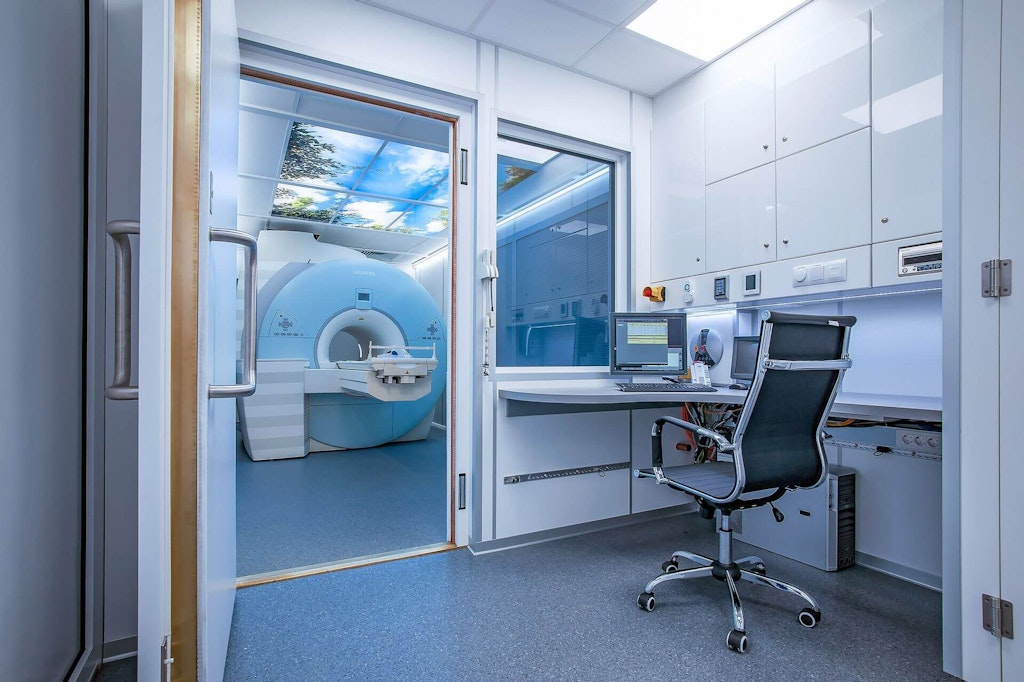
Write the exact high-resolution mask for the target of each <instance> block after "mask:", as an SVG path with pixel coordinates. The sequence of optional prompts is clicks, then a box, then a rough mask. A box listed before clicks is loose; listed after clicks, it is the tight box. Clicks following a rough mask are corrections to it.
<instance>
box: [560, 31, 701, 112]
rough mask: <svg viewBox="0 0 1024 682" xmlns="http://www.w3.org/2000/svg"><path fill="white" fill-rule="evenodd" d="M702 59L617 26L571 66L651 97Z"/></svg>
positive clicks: (699, 64) (691, 69)
mask: <svg viewBox="0 0 1024 682" xmlns="http://www.w3.org/2000/svg"><path fill="white" fill-rule="evenodd" d="M703 65H704V62H702V61H701V60H699V59H697V58H696V57H691V56H690V55H688V54H683V53H682V52H679V51H678V50H673V49H672V48H671V47H668V46H666V45H662V44H661V43H657V42H655V41H653V40H650V39H648V38H645V37H643V36H642V35H639V34H637V33H633V32H632V31H627V30H625V29H617V30H616V31H615V33H613V34H612V35H610V36H608V38H606V39H605V40H604V41H603V42H602V43H601V44H600V45H598V46H597V47H595V48H594V49H593V50H591V51H590V52H589V53H588V54H587V55H586V56H585V57H583V59H581V60H579V61H578V62H577V63H576V64H575V65H574V68H575V69H576V70H578V71H580V72H582V73H585V74H588V75H591V76H594V77H596V78H600V79H602V80H605V81H608V82H610V83H615V84H617V85H620V86H622V87H625V88H629V89H630V90H634V91H636V92H640V93H643V94H645V95H648V96H651V97H653V96H654V95H656V94H658V93H659V92H661V91H662V90H664V89H665V88H667V87H668V86H670V85H672V84H673V83H675V82H676V81H677V80H679V79H680V78H682V77H683V76H685V75H686V74H688V73H690V72H691V71H693V70H694V69H696V68H698V67H700V66H703Z"/></svg>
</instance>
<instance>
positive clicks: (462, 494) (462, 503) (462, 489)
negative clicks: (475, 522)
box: [459, 474, 466, 510]
mask: <svg viewBox="0 0 1024 682" xmlns="http://www.w3.org/2000/svg"><path fill="white" fill-rule="evenodd" d="M465 508H466V474H459V509H460V510H462V509H465Z"/></svg>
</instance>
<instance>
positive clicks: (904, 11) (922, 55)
mask: <svg viewBox="0 0 1024 682" xmlns="http://www.w3.org/2000/svg"><path fill="white" fill-rule="evenodd" d="M872 15H873V17H874V28H875V30H874V43H873V46H872V51H873V55H872V60H873V62H872V68H871V87H872V97H873V98H874V99H873V102H872V108H873V112H874V122H873V126H872V138H873V139H872V144H873V146H874V150H873V154H872V163H871V177H872V186H873V195H874V207H873V216H872V227H873V237H874V241H876V242H883V241H888V240H890V239H898V238H900V237H910V236H914V235H920V234H927V233H930V232H936V231H938V230H941V229H942V3H941V2H935V1H934V0H889V1H888V2H884V3H882V4H881V5H879V6H878V7H876V8H875V9H874V10H873V11H872Z"/></svg>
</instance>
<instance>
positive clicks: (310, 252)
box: [239, 231, 447, 460]
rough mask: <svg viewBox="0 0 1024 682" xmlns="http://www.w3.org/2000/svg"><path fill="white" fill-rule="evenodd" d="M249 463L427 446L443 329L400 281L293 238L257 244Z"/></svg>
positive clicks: (275, 235) (245, 406) (424, 296)
mask: <svg viewBox="0 0 1024 682" xmlns="http://www.w3.org/2000/svg"><path fill="white" fill-rule="evenodd" d="M259 254H260V262H259V264H258V269H257V278H258V284H257V286H258V293H257V312H256V321H257V329H258V330H259V335H258V339H257V347H256V357H257V360H256V371H257V376H258V382H257V389H256V393H255V394H253V395H252V396H250V397H247V398H242V399H241V400H240V408H239V413H240V423H241V426H242V439H243V444H244V445H245V449H246V451H247V452H248V454H249V456H250V457H251V458H252V459H253V460H268V459H285V458H292V457H304V456H306V455H307V454H308V453H309V452H316V451H322V450H340V449H349V448H367V447H374V446H377V445H383V444H385V443H390V442H394V441H406V440H418V439H422V438H425V437H426V435H427V433H428V432H429V430H430V427H431V424H432V422H433V415H434V408H435V406H436V405H437V402H438V400H439V398H440V397H441V395H442V394H443V392H444V388H445V377H446V365H447V343H446V340H445V324H444V318H443V316H442V314H441V311H440V310H439V309H438V307H437V304H436V303H435V302H434V299H433V297H431V295H430V293H429V292H427V290H426V289H424V288H423V286H422V285H421V284H420V283H419V282H417V281H416V280H415V279H414V278H413V277H411V276H409V275H408V274H407V273H406V272H404V271H403V270H401V269H399V268H397V267H395V266H392V265H389V264H387V263H384V262H381V261H377V260H374V259H371V258H368V257H366V256H365V255H363V254H362V253H360V252H358V251H355V250H353V249H348V248H344V247H338V246H333V245H330V244H321V243H319V242H317V241H315V240H314V238H313V235H311V234H305V233H299V232H285V231H270V232H261V233H260V237H259Z"/></svg>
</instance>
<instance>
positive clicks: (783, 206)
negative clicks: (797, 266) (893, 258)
mask: <svg viewBox="0 0 1024 682" xmlns="http://www.w3.org/2000/svg"><path fill="white" fill-rule="evenodd" d="M870 169H871V133H870V131H869V130H867V129H864V130H859V131H857V132H855V133H850V134H849V135H845V136H843V137H840V138H839V139H837V140H832V141H830V142H826V143H825V144H821V145H818V146H816V147H812V148H810V149H807V150H804V151H802V152H799V153H798V154H793V155H792V156H787V157H786V158H784V159H779V161H778V162H777V163H776V164H775V172H776V176H777V192H778V196H777V201H778V205H777V209H776V210H777V221H778V222H777V235H778V237H777V238H778V245H777V249H776V256H777V258H778V259H779V260H784V259H787V258H796V257H798V256H809V255H812V254H816V253H826V252H828V251H839V250H841V249H848V248H850V247H853V246H862V245H865V244H870V243H871V175H870Z"/></svg>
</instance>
